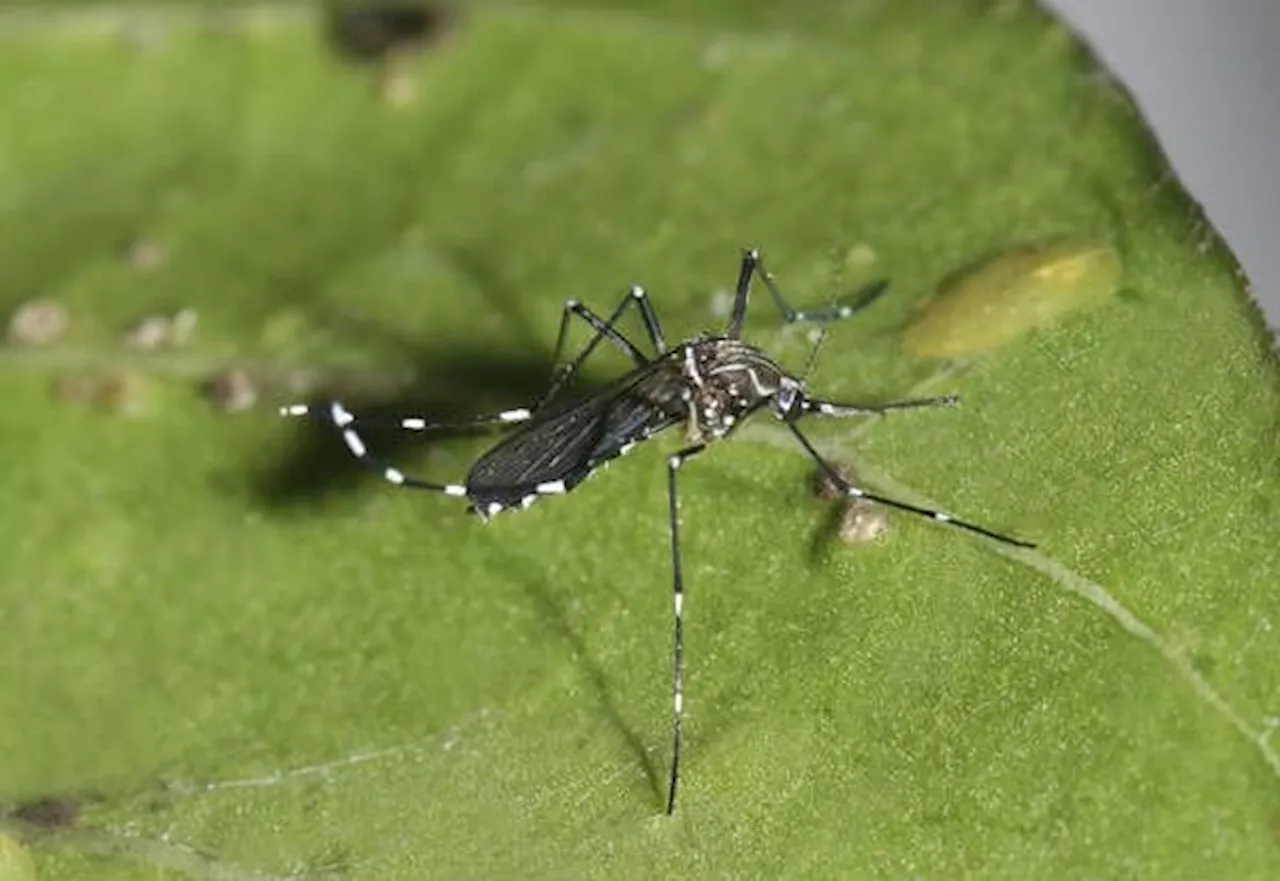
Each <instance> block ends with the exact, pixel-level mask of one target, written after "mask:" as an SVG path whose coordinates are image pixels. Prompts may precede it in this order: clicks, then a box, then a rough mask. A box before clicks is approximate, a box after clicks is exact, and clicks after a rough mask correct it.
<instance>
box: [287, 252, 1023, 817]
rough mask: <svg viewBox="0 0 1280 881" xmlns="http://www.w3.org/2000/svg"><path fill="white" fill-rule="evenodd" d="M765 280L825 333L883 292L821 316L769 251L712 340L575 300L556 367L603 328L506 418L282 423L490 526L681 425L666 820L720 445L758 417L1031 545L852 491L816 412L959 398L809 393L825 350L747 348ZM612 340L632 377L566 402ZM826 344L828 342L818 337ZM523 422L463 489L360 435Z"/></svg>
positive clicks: (826, 469)
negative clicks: (701, 523)
mask: <svg viewBox="0 0 1280 881" xmlns="http://www.w3.org/2000/svg"><path fill="white" fill-rule="evenodd" d="M756 276H759V278H760V279H761V281H762V282H763V283H764V286H765V289H766V290H767V291H768V292H769V295H770V297H771V298H772V300H773V302H774V305H775V306H776V307H777V308H778V311H779V312H781V313H782V319H783V321H784V322H785V323H787V324H794V323H800V322H811V323H816V324H826V323H829V322H833V321H838V320H842V319H845V318H848V317H850V316H851V315H853V314H854V313H856V312H858V311H861V309H862V308H864V307H866V306H867V305H870V303H871V302H873V301H874V300H876V299H877V298H878V297H879V296H880V294H882V293H883V292H884V290H885V288H886V283H885V282H877V283H874V284H871V285H868V286H867V287H865V288H863V289H862V291H860V292H859V294H858V295H857V296H856V297H855V298H854V302H853V303H845V304H839V305H836V306H832V307H830V308H827V309H823V310H820V311H815V312H800V311H797V310H795V309H792V308H791V307H790V306H789V305H788V304H787V301H786V299H785V298H784V297H783V295H782V293H781V291H780V290H779V288H778V285H777V283H776V281H775V280H774V277H773V276H772V275H771V274H770V273H769V272H768V270H767V269H766V268H765V266H764V264H763V262H762V261H761V258H760V253H759V251H757V250H755V249H750V250H747V251H744V252H743V256H742V263H741V267H740V269H739V271H738V281H737V285H736V287H735V291H734V299H733V308H732V312H731V314H730V317H729V323H728V325H727V327H726V328H725V329H724V332H723V333H721V334H718V335H716V334H709V333H704V334H701V335H699V336H696V337H694V338H693V339H690V340H687V341H685V342H682V343H680V344H678V345H675V346H668V345H667V343H666V340H665V338H664V337H663V334H662V328H661V325H660V323H659V321H658V316H657V314H656V313H655V312H654V309H653V306H652V304H651V303H650V301H649V297H648V294H647V293H646V292H645V290H644V289H643V288H641V287H639V286H635V287H632V288H631V290H630V291H629V292H628V293H627V294H626V295H625V296H624V297H623V298H622V301H621V302H620V303H619V304H618V305H617V307H616V308H615V309H614V310H613V312H612V313H611V314H610V315H609V316H608V317H607V318H601V317H600V316H599V315H598V314H597V313H595V312H593V311H592V310H591V309H590V308H588V307H587V306H584V305H583V304H582V303H580V302H578V301H577V300H569V301H568V302H566V303H565V305H564V310H563V312H562V314H561V318H560V330H559V333H558V334H557V339H556V346H555V355H554V357H553V364H557V365H558V364H560V356H561V355H562V354H563V352H564V346H565V341H566V338H567V334H568V330H569V326H570V324H571V322H572V321H573V320H574V319H575V318H577V319H580V320H582V321H583V322H585V323H586V324H587V325H589V326H590V327H591V328H592V330H593V331H594V333H593V335H592V336H591V338H590V340H589V341H588V342H587V344H586V345H585V346H584V347H583V348H582V350H581V351H579V353H578V354H577V356H576V357H575V358H574V359H573V360H572V362H570V363H568V364H567V365H564V366H561V367H558V368H557V369H556V370H555V371H554V373H553V376H552V381H551V384H550V387H549V388H548V390H547V392H546V393H545V394H544V395H543V396H542V398H541V399H540V400H539V401H537V402H535V403H532V404H531V405H530V406H527V407H518V408H515V409H510V410H503V411H501V412H499V413H494V414H491V415H487V416H480V417H477V418H475V419H473V420H469V421H467V422H465V423H461V424H459V423H441V422H434V421H431V420H429V419H427V418H425V417H422V416H404V417H400V418H395V419H372V418H366V417H361V416H356V415H355V414H353V413H351V412H350V411H349V410H347V408H346V407H344V406H343V405H342V403H341V402H339V401H330V402H328V403H327V404H324V405H322V406H312V405H309V404H293V405H290V406H286V407H282V408H281V411H280V412H281V414H282V415H285V416H310V417H312V418H315V419H317V420H319V421H320V422H323V423H326V424H327V425H329V426H331V427H332V428H333V429H335V430H336V431H337V432H338V433H339V435H340V436H341V438H342V440H343V442H344V443H345V444H346V446H347V449H348V450H349V451H350V452H351V454H352V455H353V456H354V457H355V458H356V459H358V460H359V461H360V462H362V463H363V464H364V465H366V466H368V467H369V468H371V469H373V470H374V471H376V472H378V473H380V474H381V475H382V477H383V478H385V479H386V480H387V481H389V482H390V483H392V484H395V485H396V486H399V487H404V488H406V489H415V490H426V491H429V492H436V493H443V494H444V495H446V496H456V497H458V498H461V499H466V500H467V501H468V502H469V503H470V508H469V509H470V510H471V511H473V512H474V513H476V514H477V515H479V517H480V519H481V520H482V521H488V520H489V519H490V518H491V517H493V516H494V515H496V514H498V513H500V512H502V511H508V510H521V509H525V508H528V507H529V506H530V505H532V504H534V503H535V502H536V501H538V500H539V499H540V498H542V497H544V496H555V495H563V494H565V493H567V492H570V491H572V490H573V489H574V488H575V487H577V486H578V484H580V483H581V482H582V481H583V480H585V479H586V478H588V477H590V476H591V475H592V474H594V473H595V472H596V471H597V470H598V469H600V468H601V467H602V466H603V465H605V464H606V463H608V462H610V461H611V460H613V459H616V458H618V457H619V456H623V455H625V454H626V453H628V452H630V451H631V450H632V449H633V448H634V447H635V446H636V445H637V444H640V443H643V442H644V441H646V440H649V439H650V438H652V437H653V436H654V435H656V434H658V433H660V432H662V431H665V430H666V429H668V428H672V427H673V426H676V425H681V424H683V425H684V426H685V429H686V433H687V445H686V446H684V447H683V448H682V449H680V450H678V451H677V452H675V453H674V454H672V455H671V456H670V457H669V458H668V459H667V501H668V518H669V521H668V522H669V531H670V537H671V572H672V597H673V611H674V618H673V621H674V624H673V628H674V630H673V640H672V643H673V654H672V735H671V775H670V778H669V783H668V789H667V799H666V812H667V814H668V815H670V814H674V813H675V808H676V792H677V789H678V787H679V784H680V760H681V743H682V736H681V723H682V721H683V719H684V679H685V658H684V594H685V591H684V587H685V580H684V570H683V565H682V562H681V554H680V518H679V502H678V495H677V491H676V488H677V474H678V472H679V471H680V469H681V468H682V467H683V466H684V464H685V463H686V462H688V461H689V460H691V459H693V458H694V457H695V456H698V455H699V454H701V453H702V452H703V451H705V450H706V449H707V448H708V447H709V446H710V445H711V444H712V443H714V442H715V441H718V440H721V439H722V438H725V437H728V436H729V435H730V434H732V433H733V432H734V431H735V430H736V429H737V428H738V427H740V426H741V425H742V424H743V423H744V422H745V421H746V420H747V419H748V418H749V417H750V416H752V415H754V414H755V413H757V412H760V411H768V412H769V413H771V414H772V415H773V416H774V417H775V418H777V419H778V420H779V421H781V422H782V424H783V425H784V426H786V428H787V429H788V430H789V431H790V432H791V434H792V435H794V436H795V439H796V440H797V441H798V442H799V444H800V446H801V448H802V449H803V450H804V452H805V453H806V454H807V455H808V456H810V457H811V458H812V459H813V460H814V461H815V462H816V463H817V465H818V467H819V468H820V469H821V470H822V472H823V473H825V474H826V475H827V476H828V478H829V479H830V480H831V482H832V485H834V486H835V487H837V488H838V491H839V492H842V493H843V494H844V495H846V496H849V497H852V498H862V499H868V500H870V501H873V502H878V503H879V504H882V505H885V506H887V507H890V508H896V509H897V510H899V511H905V512H907V513H909V514H913V515H917V516H920V517H925V518H928V519H930V520H933V521H935V522H938V523H944V524H947V525H949V526H952V527H956V528H959V529H963V530H966V531H968V532H971V533H976V534H978V535H981V536H983V537H985V538H987V539H991V540H993V541H996V542H1000V543H1002V544H1007V545H1013V546H1016V547H1023V548H1030V547H1034V545H1033V544H1032V543H1030V542H1026V541H1022V540H1021V539H1017V538H1013V537H1012V536H1008V535H1003V534H1001V533H999V532H996V531H994V530H991V529H988V528H986V527H984V526H980V525H978V524H976V523H971V522H968V521H965V520H959V519H956V518H954V517H952V516H951V515H950V514H946V513H943V512H941V511H933V510H930V509H928V508H922V507H919V506H917V505H912V504H909V503H907V502H902V501H898V500H896V499H891V498H888V497H885V496H881V495H877V494H876V493H873V492H870V491H868V490H865V489H862V488H861V487H858V486H854V485H853V484H852V483H850V482H849V481H848V480H846V479H845V478H844V477H843V476H841V474H840V473H839V472H838V471H837V470H836V468H835V466H833V465H832V464H831V463H830V462H828V461H827V460H826V459H825V458H823V457H822V455H821V454H820V453H819V452H818V451H817V449H816V448H815V447H814V445H813V443H812V442H811V441H810V440H809V438H808V437H807V436H806V435H805V433H804V432H803V431H801V429H800V422H801V420H802V419H804V418H805V417H808V416H814V417H823V418H837V419H839V418H847V417H860V416H878V415H883V414H885V413H889V412H892V411H896V410H909V409H917V408H924V407H938V406H949V405H953V404H956V403H958V400H959V399H958V398H957V397H956V396H946V397H938V398H921V399H914V400H903V401H895V402H890V403H884V404H861V403H839V402H835V401H828V400H824V399H821V398H816V397H813V396H811V395H810V394H809V393H808V391H807V389H806V384H805V378H806V376H807V374H808V372H809V370H810V369H811V368H812V366H813V362H814V359H815V357H816V355H817V350H818V348H819V346H818V345H815V346H814V348H813V349H812V351H811V352H810V355H809V359H808V363H807V364H806V365H805V368H804V371H803V372H802V373H800V374H797V375H793V374H791V373H788V372H787V371H786V370H784V369H783V368H782V367H781V366H780V365H779V364H778V362H777V361H775V360H774V359H773V358H771V357H769V356H768V355H766V354H765V353H764V352H762V351H761V350H760V349H757V348H755V347H754V346H751V345H749V344H747V343H745V342H743V341H742V330H743V324H744V322H745V320H746V315H747V303H748V300H749V298H750V294H751V282H752V280H753V278H755V277H756ZM633 308H634V309H637V310H638V311H639V313H640V317H641V319H642V321H643V324H644V328H645V332H646V335H647V336H648V343H649V345H650V347H651V348H652V354H646V353H645V352H644V351H642V350H641V349H640V347H639V346H637V345H636V344H635V343H634V342H632V341H631V340H630V339H629V338H628V337H627V336H626V335H625V334H624V333H623V332H622V331H621V330H619V329H618V324H619V322H620V321H621V319H622V318H623V316H624V315H626V314H627V312H628V310H629V309H633ZM604 341H608V342H609V343H610V344H612V345H614V346H615V347H617V348H618V349H620V350H621V351H622V352H623V353H624V354H625V355H627V356H628V357H629V358H630V359H631V361H632V362H633V363H634V367H633V369H632V370H631V371H630V372H629V373H626V374H625V375H623V376H621V377H618V378H617V379H615V380H614V381H613V382H611V383H609V384H607V385H606V386H604V387H603V388H601V389H599V390H596V391H593V392H591V393H589V394H587V395H585V396H583V397H580V398H577V399H568V400H564V399H561V398H560V393H561V392H562V391H563V390H564V388H565V387H566V385H567V384H568V383H569V381H570V380H571V379H572V378H573V377H574V376H575V375H576V374H577V372H578V370H579V369H580V368H581V367H582V364H583V362H584V361H586V359H587V358H588V357H590V355H591V354H592V353H593V352H594V351H595V350H596V348H597V347H598V346H599V345H600V343H602V342H604ZM819 342H821V337H819ZM517 424H518V425H520V427H519V428H517V429H516V430H515V431H513V432H512V433H511V434H509V435H508V436H507V437H506V438H504V439H503V440H502V441H500V442H499V443H498V444H496V445H495V446H494V447H492V448H491V449H490V450H489V451H488V452H486V453H484V454H483V455H482V456H481V457H480V458H479V459H478V460H476V462H475V464H473V465H472V466H471V470H470V471H469V472H468V473H467V476H466V477H465V478H464V479H463V481H462V482H461V483H435V482H432V481H429V480H423V479H420V478H418V477H413V476H410V475H408V474H406V473H405V472H403V471H401V470H400V469H398V468H395V467H393V466H391V465H389V464H387V463H386V462H384V461H383V460H382V459H380V458H378V457H377V456H376V455H375V454H374V453H372V452H371V451H370V450H369V447H368V446H367V445H366V443H365V441H364V439H363V437H362V436H361V434H360V431H359V430H360V429H361V428H366V427H368V428H377V427H381V428H393V429H403V430H409V431H426V430H429V429H452V430H456V429H467V428H479V427H484V426H494V425H497V426H503V425H517Z"/></svg>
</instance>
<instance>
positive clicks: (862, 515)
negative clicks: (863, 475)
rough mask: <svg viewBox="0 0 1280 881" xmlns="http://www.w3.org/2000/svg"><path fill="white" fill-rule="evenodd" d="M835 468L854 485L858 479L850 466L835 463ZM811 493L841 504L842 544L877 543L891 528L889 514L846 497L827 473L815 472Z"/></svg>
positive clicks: (872, 504) (839, 526) (838, 526)
mask: <svg viewBox="0 0 1280 881" xmlns="http://www.w3.org/2000/svg"><path fill="white" fill-rule="evenodd" d="M832 466H833V467H834V468H835V470H836V473H837V474H839V475H840V477H841V479H842V480H844V481H845V482H847V483H855V481H856V476H855V475H854V473H853V469H852V468H850V467H849V466H848V465H846V464H845V463H843V462H833V463H832ZM810 489H811V490H812V492H813V494H814V496H815V497H816V498H818V499H820V500H821V501H824V502H836V503H838V504H839V511H840V514H839V517H840V519H839V521H838V522H837V524H836V530H835V534H836V535H837V536H838V537H839V539H840V541H841V543H842V544H846V545H856V544H863V543H865V542H869V541H874V540H875V539H876V538H878V537H880V536H881V535H883V534H884V532H885V530H887V529H888V528H889V512H888V511H886V510H885V509H884V507H883V506H882V505H877V504H876V503H875V502H873V501H870V500H869V499H859V498H851V497H849V496H846V495H845V494H844V493H843V492H842V491H841V489H840V487H839V486H838V485H837V483H836V481H835V480H833V479H832V478H831V475H830V474H829V473H827V471H826V469H823V468H819V469H818V470H817V471H816V472H814V474H813V478H812V481H811V484H810Z"/></svg>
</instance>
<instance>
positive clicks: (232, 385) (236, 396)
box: [206, 367, 258, 413]
mask: <svg viewBox="0 0 1280 881" xmlns="http://www.w3.org/2000/svg"><path fill="white" fill-rule="evenodd" d="M206 391H207V393H208V396H209V400H211V401H212V402H213V403H214V405H215V406H216V407H217V408H218V409H219V410H222V411H223V412H225V413H239V412H242V411H244V410H249V409H251V408H252V407H253V405H254V404H256V403H257V402H258V386H257V383H255V382H254V380H253V377H252V376H250V375H249V373H248V371H246V370H243V369H241V368H239V367H232V368H231V369H229V370H224V371H223V372H222V373H219V374H218V375H217V376H215V377H213V379H211V380H209V383H208V386H207V387H206Z"/></svg>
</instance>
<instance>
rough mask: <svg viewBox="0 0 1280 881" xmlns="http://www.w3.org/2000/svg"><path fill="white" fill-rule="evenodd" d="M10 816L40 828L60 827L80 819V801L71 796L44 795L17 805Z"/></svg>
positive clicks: (73, 823)
mask: <svg viewBox="0 0 1280 881" xmlns="http://www.w3.org/2000/svg"><path fill="white" fill-rule="evenodd" d="M12 816H13V818H14V819H15V820H21V821H22V822H24V823H30V824H31V825H32V826H39V827H40V828H41V829H61V828H65V827H67V826H74V825H75V824H76V821H77V820H79V819H80V801H79V800H78V799H75V798H72V797H71V796H45V797H43V798H36V799H32V800H31V801H26V802H22V803H21V804H19V805H17V806H16V807H15V808H14V809H13V811H12Z"/></svg>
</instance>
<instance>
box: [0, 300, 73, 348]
mask: <svg viewBox="0 0 1280 881" xmlns="http://www.w3.org/2000/svg"><path fill="white" fill-rule="evenodd" d="M70 324H71V316H70V314H69V313H68V312H67V307H66V306H63V305H62V304H61V303H58V302H56V301H54V300H43V299H40V300H28V301H27V302H25V303H23V304H21V305H20V306H18V308H17V309H15V310H14V312H13V315H11V316H10V317H9V330H8V339H9V342H11V343H13V344H15V345H19V346H32V347H35V346H47V345H49V344H50V343H54V342H57V341H58V340H59V339H61V338H62V336H63V334H65V333H66V332H67V327H68V326H69V325H70Z"/></svg>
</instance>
